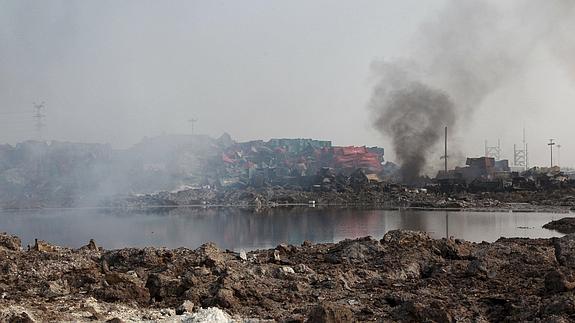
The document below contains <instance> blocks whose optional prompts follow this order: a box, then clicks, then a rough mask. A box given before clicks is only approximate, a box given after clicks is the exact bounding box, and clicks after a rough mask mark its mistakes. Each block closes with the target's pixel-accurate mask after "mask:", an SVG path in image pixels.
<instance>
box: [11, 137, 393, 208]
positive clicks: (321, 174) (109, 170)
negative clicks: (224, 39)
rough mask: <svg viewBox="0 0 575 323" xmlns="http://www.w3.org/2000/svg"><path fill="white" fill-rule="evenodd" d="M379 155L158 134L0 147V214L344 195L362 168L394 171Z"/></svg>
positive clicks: (310, 143) (324, 146)
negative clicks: (241, 196)
mask: <svg viewBox="0 0 575 323" xmlns="http://www.w3.org/2000/svg"><path fill="white" fill-rule="evenodd" d="M383 154H384V150H383V148H378V147H372V148H368V147H335V146H332V144H331V142H330V141H319V140H313V139H271V140H269V141H267V142H264V141H261V140H255V141H249V142H243V143H239V142H235V141H234V140H232V138H231V137H230V136H229V135H227V134H224V135H222V136H221V137H220V138H218V139H213V138H211V137H208V136H203V135H193V136H191V135H163V136H158V137H153V138H145V139H144V140H143V141H142V142H140V143H138V144H136V145H135V146H133V147H131V148H129V149H123V150H118V149H112V148H111V147H110V146H109V145H100V144H76V143H65V142H56V141H52V142H36V141H28V142H24V143H20V144H18V145H16V146H10V145H2V146H0V208H31V207H72V206H93V205H97V204H98V203H99V202H100V201H101V200H106V199H109V198H113V197H117V196H137V195H138V194H151V193H157V192H160V191H165V192H178V191H182V190H194V189H195V190H197V189H208V190H209V189H213V190H222V189H235V190H240V189H245V188H262V187H268V188H269V187H273V186H281V187H284V188H291V189H294V190H312V189H315V190H340V191H341V190H344V189H345V187H344V186H346V185H347V183H344V182H342V181H347V180H348V179H349V177H350V176H351V175H352V174H354V172H357V171H358V170H360V169H361V170H362V174H364V173H365V174H366V176H369V179H370V180H373V181H381V180H380V177H381V176H383V175H385V174H386V172H387V174H388V173H389V168H390V167H393V165H392V164H389V163H387V164H384V163H383V162H384V159H383ZM352 177H353V176H352ZM356 177H357V176H356ZM354 178H355V177H354ZM355 184H357V183H355ZM355 184H354V185H355Z"/></svg>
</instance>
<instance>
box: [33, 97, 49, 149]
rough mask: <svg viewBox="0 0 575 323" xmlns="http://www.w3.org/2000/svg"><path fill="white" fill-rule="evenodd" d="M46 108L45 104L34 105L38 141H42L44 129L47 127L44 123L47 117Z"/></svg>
mask: <svg viewBox="0 0 575 323" xmlns="http://www.w3.org/2000/svg"><path fill="white" fill-rule="evenodd" d="M45 108H46V107H45V104H44V102H42V103H40V104H38V103H34V114H33V115H32V117H33V118H34V120H35V124H34V128H35V129H36V140H42V129H44V127H45V126H46V124H45V123H44V117H46V115H45V114H44V112H43V110H44V109H45Z"/></svg>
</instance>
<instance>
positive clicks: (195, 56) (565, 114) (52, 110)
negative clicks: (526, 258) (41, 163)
mask: <svg viewBox="0 0 575 323" xmlns="http://www.w3.org/2000/svg"><path fill="white" fill-rule="evenodd" d="M517 1H519V2H521V1H522V2H527V3H532V4H536V3H538V2H539V1H538V0H517ZM517 1H514V0H510V1H509V2H508V3H513V2H517ZM557 1H562V0H557ZM494 2H497V1H494ZM551 2H553V1H551ZM449 3H450V1H449V0H426V1H421V0H401V1H399V0H395V1H392V0H386V1H382V0H373V1H363V0H359V1H327V0H326V1H293V0H291V1H269V0H261V1H251V0H250V1H213V0H210V1H208V0H206V1H102V0H97V1H96V0H94V1H56V0H53V1H22V0H0V142H9V143H14V142H17V141H21V140H25V139H29V138H30V137H32V136H33V121H32V118H31V114H32V102H34V101H45V102H46V114H47V117H46V123H47V127H46V130H45V137H46V138H48V139H58V140H70V141H90V142H109V143H112V144H114V145H115V146H118V147H124V146H127V145H130V144H132V143H135V142H137V141H139V140H140V139H141V138H142V137H143V136H153V135H158V134H161V133H189V132H190V129H191V127H190V124H189V122H188V121H187V120H188V119H190V118H192V117H195V118H197V119H198V120H199V121H198V122H197V124H196V129H197V132H199V133H205V134H209V135H212V136H219V135H220V134H221V133H223V132H229V133H230V134H231V135H232V136H233V137H234V138H235V139H238V140H249V139H259V138H262V139H268V138H271V137H312V138H318V139H329V140H332V141H333V142H334V143H335V144H339V145H364V144H365V145H379V146H383V147H386V148H390V141H389V139H388V138H385V137H383V136H382V135H380V134H379V133H378V132H377V131H375V130H374V129H373V128H372V125H371V124H372V122H371V121H370V118H371V117H372V116H371V115H370V113H369V110H368V109H367V108H366V106H367V103H368V101H369V98H370V95H371V91H372V88H373V85H374V84H373V75H372V70H371V67H370V66H371V64H372V63H373V62H374V61H378V60H394V59H401V58H402V57H403V56H404V55H405V52H406V50H407V48H410V47H411V46H412V45H413V42H414V41H417V35H418V32H419V31H420V30H421V29H422V28H425V25H423V27H422V24H424V23H426V22H428V21H433V20H434V19H438V15H440V13H441V12H443V11H444V9H445V6H446V5H449ZM501 9H502V10H504V9H505V8H504V7H502V8H501ZM525 23H526V24H528V23H530V22H529V21H526V22H525ZM571 27H573V25H566V26H562V27H561V28H564V29H567V31H569V30H570V29H569V28H571ZM574 32H575V30H574ZM557 43H558V44H560V43H561V42H560V41H558V42H557ZM572 49H573V48H566V49H565V48H552V49H551V50H550V49H549V46H537V45H535V46H534V47H533V50H532V51H530V52H527V53H522V56H523V55H524V57H523V58H525V59H526V60H527V62H528V64H527V66H528V67H529V68H527V69H523V70H521V71H519V72H518V73H517V75H514V76H513V78H512V79H511V80H509V81H508V82H506V83H505V84H504V85H502V86H500V87H498V88H497V89H496V90H495V91H494V92H493V93H491V94H490V95H489V96H488V97H487V98H486V99H485V100H484V102H483V103H482V104H481V108H480V109H478V111H476V113H475V115H474V116H473V117H472V121H470V122H468V123H466V124H465V126H464V127H462V129H461V131H460V132H459V134H458V135H457V136H458V138H459V140H460V141H461V142H462V143H463V145H462V146H463V147H464V149H465V153H466V154H468V155H480V154H482V152H483V142H484V140H485V139H488V140H490V141H491V142H495V141H496V140H497V139H498V138H501V141H502V145H503V152H504V157H507V158H511V157H512V156H511V155H512V147H513V143H515V142H516V143H519V142H520V139H521V129H522V126H523V124H525V126H526V127H527V134H528V141H529V144H530V149H531V161H532V163H539V164H543V163H545V164H547V163H548V150H547V146H546V142H547V139H548V138H556V139H557V140H558V142H560V143H561V144H562V146H563V147H562V149H561V150H562V151H561V162H562V164H563V165H567V164H569V165H575V145H574V144H572V143H571V142H570V141H569V140H570V139H571V138H572V137H573V134H574V130H573V122H574V120H575V77H570V76H569V75H568V73H567V72H566V68H567V66H571V67H573V66H575V64H573V63H572V62H571V64H569V62H568V64H564V65H561V64H558V63H557V60H558V59H557V57H558V55H557V54H559V55H560V56H561V58H562V59H563V60H570V59H573V58H572V57H573V56H572V55H570V53H572V52H571V50H572ZM573 52H575V51H573ZM565 53H567V54H565ZM574 76H575V75H574ZM387 154H388V158H389V157H390V158H392V159H393V154H392V152H391V149H388V151H387ZM438 163H441V162H438Z"/></svg>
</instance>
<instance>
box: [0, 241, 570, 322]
mask: <svg viewBox="0 0 575 323" xmlns="http://www.w3.org/2000/svg"><path fill="white" fill-rule="evenodd" d="M574 273H575V235H568V236H565V237H563V238H553V239H500V240H498V241H497V242H494V243H479V244H477V243H470V242H466V241H462V240H452V239H451V240H447V239H442V240H434V239H431V238H430V237H429V236H428V235H427V234H425V233H420V232H411V231H390V232H388V233H387V234H386V235H385V236H384V237H383V238H382V239H381V240H376V239H372V238H362V239H356V240H346V241H342V242H340V243H337V244H311V243H307V242H305V243H303V244H302V245H301V246H293V245H279V246H278V247H276V248H275V249H270V250H258V251H253V252H248V253H244V252H240V253H234V252H230V251H225V250H220V249H218V248H217V246H215V245H213V244H209V243H208V244H205V245H203V246H201V247H200V248H198V249H196V250H190V249H185V248H179V249H173V250H167V249H161V248H159V249H158V248H144V249H121V250H102V249H101V248H98V247H97V246H96V244H95V243H94V242H91V243H89V244H88V245H87V246H85V247H82V248H80V249H68V248H63V247H58V246H53V245H50V244H48V243H45V242H42V241H39V242H37V243H36V245H35V246H32V247H31V248H30V250H23V249H21V248H20V241H19V239H18V238H17V237H13V236H9V235H5V234H3V235H0V295H1V297H0V321H10V320H12V319H20V321H19V322H22V320H24V321H26V320H28V321H30V320H35V321H46V320H74V321H91V320H99V321H105V320H110V319H121V320H124V321H130V320H133V321H141V320H157V321H182V320H183V321H186V320H188V321H189V319H190V317H191V316H190V315H193V314H194V313H197V311H198V310H199V309H200V308H210V307H216V308H219V309H222V310H224V311H225V312H227V313H228V314H230V315H231V316H233V317H234V318H235V319H236V320H240V321H241V320H242V318H244V319H246V318H250V319H252V320H251V321H254V320H273V321H280V322H304V321H308V322H336V321H343V322H346V321H373V320H376V321H382V320H383V321H405V322H407V321H425V320H427V321H430V322H432V321H435V322H453V321H471V322H500V321H533V322H539V321H545V322H550V321H553V322H562V321H564V322H567V321H571V320H573V319H575V305H574V304H575V295H574V293H573V290H574V288H575V283H574V282H575V277H574Z"/></svg>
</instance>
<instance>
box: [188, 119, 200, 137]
mask: <svg viewBox="0 0 575 323" xmlns="http://www.w3.org/2000/svg"><path fill="white" fill-rule="evenodd" d="M197 121H198V119H196V118H191V119H190V120H188V122H189V123H191V124H192V135H193V134H194V124H195V123H196V122H197Z"/></svg>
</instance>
